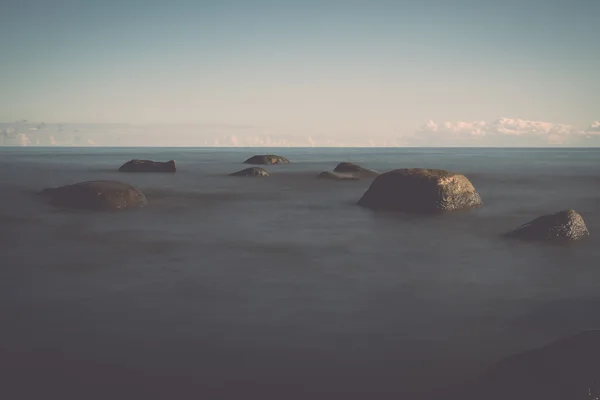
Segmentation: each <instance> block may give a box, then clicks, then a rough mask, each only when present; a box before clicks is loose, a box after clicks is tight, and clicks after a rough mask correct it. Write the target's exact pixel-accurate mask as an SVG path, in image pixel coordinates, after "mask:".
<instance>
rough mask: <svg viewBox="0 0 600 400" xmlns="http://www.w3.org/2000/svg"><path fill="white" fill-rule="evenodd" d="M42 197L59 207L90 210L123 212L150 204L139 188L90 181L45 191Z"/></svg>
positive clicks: (115, 182)
mask: <svg viewBox="0 0 600 400" xmlns="http://www.w3.org/2000/svg"><path fill="white" fill-rule="evenodd" d="M40 195H42V196H43V197H45V198H46V199H48V202H49V203H50V204H51V205H53V206H57V207H67V208H78V209H89V210H123V209H126V208H139V207H144V206H146V205H147V204H148V202H147V200H146V196H145V195H144V194H143V193H142V192H141V191H140V190H138V189H137V188H135V187H133V186H132V185H129V184H127V183H123V182H118V181H89V182H81V183H76V184H74V185H68V186H61V187H57V188H50V189H44V190H42V191H41V192H40Z"/></svg>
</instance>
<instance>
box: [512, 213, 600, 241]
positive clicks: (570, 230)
mask: <svg viewBox="0 0 600 400" xmlns="http://www.w3.org/2000/svg"><path fill="white" fill-rule="evenodd" d="M506 236H507V237H510V238H518V239H524V240H544V241H574V240H579V239H583V238H584V237H587V236H589V232H588V229H587V227H586V226H585V222H584V221H583V218H582V217H581V215H579V213H577V211H575V210H564V211H559V212H557V213H554V214H549V215H543V216H541V217H538V218H536V219H534V220H533V221H530V222H528V223H526V224H524V225H521V226H520V227H518V228H517V229H515V230H514V231H511V232H509V233H507V234H506Z"/></svg>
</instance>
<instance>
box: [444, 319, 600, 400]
mask: <svg viewBox="0 0 600 400" xmlns="http://www.w3.org/2000/svg"><path fill="white" fill-rule="evenodd" d="M599 357H600V330H591V331H584V332H581V333H578V334H575V335H572V336H568V337H565V338H563V339H560V340H558V341H556V342H554V343H551V344H549V345H547V346H544V347H541V348H538V349H535V350H530V351H526V352H524V353H521V354H517V355H515V356H512V357H508V358H506V359H504V360H503V361H501V362H499V363H497V364H495V365H494V366H493V367H492V368H491V369H490V370H489V371H487V372H486V373H485V374H484V375H483V376H482V378H481V379H480V380H479V381H477V383H476V384H475V385H473V387H471V388H469V389H468V390H467V393H466V394H465V395H461V396H460V399H461V400H475V399H477V400H479V399H486V400H509V399H510V400H512V399H515V400H517V399H518V400H538V399H544V400H566V399H569V400H578V399H581V400H584V399H585V400H593V399H596V400H597V399H600V362H599V361H598V359H599ZM456 398H457V399H458V398H459V397H456Z"/></svg>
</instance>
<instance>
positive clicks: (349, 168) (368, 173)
mask: <svg viewBox="0 0 600 400" xmlns="http://www.w3.org/2000/svg"><path fill="white" fill-rule="evenodd" d="M333 172H339V173H342V174H351V175H353V176H356V177H357V178H366V177H375V176H378V175H379V172H377V171H374V170H372V169H368V168H363V167H361V166H360V165H358V164H353V163H349V162H341V163H339V164H338V165H337V166H336V167H335V168H334V170H333Z"/></svg>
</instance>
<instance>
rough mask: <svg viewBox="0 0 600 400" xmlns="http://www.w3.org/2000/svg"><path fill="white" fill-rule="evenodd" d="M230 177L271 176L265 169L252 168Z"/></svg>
mask: <svg viewBox="0 0 600 400" xmlns="http://www.w3.org/2000/svg"><path fill="white" fill-rule="evenodd" d="M229 176H246V177H247V176H269V173H268V172H267V171H266V170H265V169H264V168H258V167H251V168H246V169H243V170H241V171H238V172H234V173H233V174H229Z"/></svg>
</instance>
